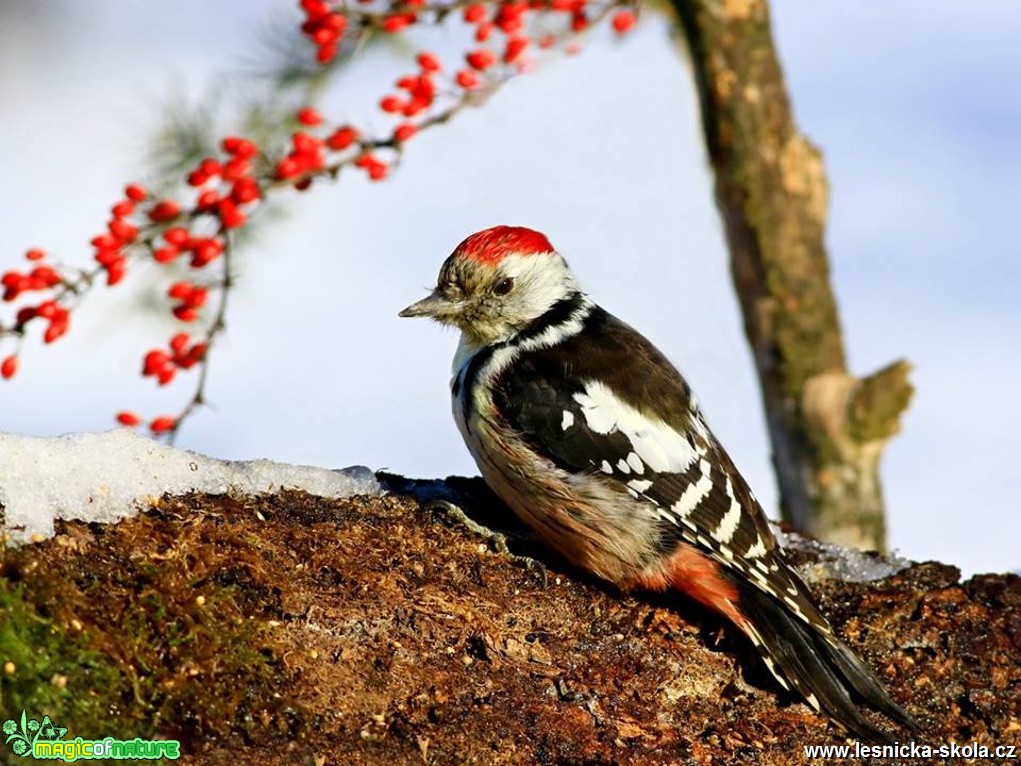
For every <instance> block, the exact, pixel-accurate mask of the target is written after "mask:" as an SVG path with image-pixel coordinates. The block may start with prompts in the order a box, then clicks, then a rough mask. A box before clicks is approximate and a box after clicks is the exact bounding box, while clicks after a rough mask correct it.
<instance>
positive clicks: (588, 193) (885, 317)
mask: <svg viewBox="0 0 1021 766" xmlns="http://www.w3.org/2000/svg"><path fill="white" fill-rule="evenodd" d="M291 6H292V3H290V2H289V1H284V0H257V1H256V0H246V1H245V2H240V1H239V0H232V1H231V2H218V3H209V2H205V1H203V0H181V1H180V2H176V3H174V4H172V5H166V4H162V5H157V4H153V3H137V2H135V1H134V0H91V2H89V3H88V4H84V3H80V2H71V1H70V0H66V1H64V2H57V1H56V0H31V1H30V0H18V1H17V2H13V3H10V2H8V3H7V4H5V7H4V10H3V15H2V16H0V18H2V21H3V24H2V28H0V99H2V102H0V103H3V105H4V106H3V111H4V119H3V121H2V122H0V139H2V141H3V145H4V146H5V147H6V148H7V151H6V152H5V156H4V158H3V160H0V163H2V170H3V175H4V177H5V179H7V183H5V184H4V185H3V187H2V188H0V204H2V205H3V209H4V210H6V211H8V216H7V220H6V221H5V225H4V226H3V227H0V264H7V265H13V264H14V263H16V262H17V259H18V258H19V256H20V253H21V252H22V251H23V250H24V248H25V247H27V246H30V245H38V246H43V247H47V248H49V249H51V250H53V251H54V252H56V253H58V254H59V255H60V257H61V258H63V259H65V260H67V261H71V262H83V261H84V260H85V259H87V258H88V256H89V253H88V249H87V246H86V243H87V241H88V239H89V238H90V237H91V236H92V235H93V234H94V233H95V232H96V231H98V229H99V228H100V227H101V226H102V223H103V221H104V220H105V215H106V211H107V208H108V207H109V205H110V203H111V202H112V201H113V200H114V199H115V198H116V196H117V195H118V193H119V190H120V188H121V187H122V185H123V183H124V182H125V181H127V180H130V179H132V178H134V177H135V176H136V175H137V170H136V168H137V167H138V165H137V160H138V157H139V155H140V154H141V152H142V151H143V150H144V148H145V141H144V137H145V135H146V129H147V128H148V127H149V126H151V125H152V123H153V120H154V119H155V114H156V112H157V110H158V104H159V103H160V96H161V94H165V93H167V92H168V91H170V90H172V89H174V88H184V89H186V90H192V91H197V90H198V89H200V87H201V85H202V83H204V82H206V81H208V79H209V78H210V77H212V76H214V75H215V74H217V73H219V72H222V71H224V70H227V69H230V68H232V67H235V66H236V65H237V63H238V62H239V61H240V60H243V59H246V58H247V59H250V58H251V56H252V52H251V39H252V35H253V34H254V33H256V32H257V31H258V30H260V29H262V28H263V27H264V26H265V24H266V21H267V19H271V18H273V17H274V16H276V17H279V14H286V13H288V12H289V9H290V8H291ZM773 7H774V13H775V21H776V33H777V37H778V40H779V45H780V52H781V56H782V59H783V62H784V65H785V69H786V73H787V76H788V80H789V84H790V86H791V89H792V94H793V99H794V104H795V108H796V112H797V114H798V117H799V121H800V123H801V125H802V126H803V128H804V129H805V131H806V132H807V133H808V134H809V135H810V136H811V137H813V139H814V140H815V141H816V142H817V143H819V144H820V145H821V146H822V148H823V150H824V152H825V155H826V160H827V166H828V170H829V172H830V177H831V182H832V195H831V226H830V229H829V232H828V241H829V243H830V246H831V252H832V258H833V266H834V280H835V285H836V290H837V294H838V299H839V301H840V309H841V315H842V317H843V319H844V322H845V326H846V330H847V340H848V348H849V354H850V359H851V364H852V367H853V369H854V370H855V371H857V372H861V373H866V372H870V371H872V370H874V369H876V368H877V367H879V366H881V365H884V364H886V363H887V362H889V361H892V360H893V359H895V358H898V357H900V356H906V357H907V358H908V359H910V360H911V361H912V362H913V363H914V364H915V365H916V372H915V374H914V380H915V382H916V384H917V386H918V393H917V396H916V399H915V402H914V403H913V405H912V408H911V410H910V411H909V414H908V416H907V418H906V421H905V431H904V433H903V434H902V435H901V436H900V437H898V438H897V439H896V440H895V441H894V442H893V443H892V444H891V447H890V449H889V451H888V453H887V456H886V458H885V459H884V464H883V475H884V480H885V483H886V489H887V497H888V504H889V515H890V528H891V537H892V542H893V545H894V546H896V547H897V548H899V549H900V550H901V552H902V553H904V554H905V555H907V556H909V557H912V558H916V559H927V558H938V559H941V560H945V561H949V562H951V563H957V564H959V565H961V566H962V567H963V568H964V569H965V570H966V571H984V570H1004V569H1010V568H1017V567H1018V566H1019V564H1021V557H1019V556H1018V554H1017V546H1016V540H1017V538H1018V535H1019V533H1021V521H1019V518H1021V516H1019V508H1021V502H1019V501H1021V489H1019V482H1018V480H1017V478H1016V476H1017V475H1018V470H1017V467H1016V461H1015V457H1014V444H1015V441H1016V434H1017V433H1018V430H1019V428H1021V416H1019V413H1021V408H1019V407H1018V406H1017V403H1016V399H1015V397H1016V396H1017V391H1018V389H1019V387H1021V356H1019V353H1018V351H1019V337H1021V316H1019V301H1018V298H1019V296H1021V284H1019V282H1021V279H1019V277H1021V274H1019V271H1021V266H1019V261H1018V260H1017V257H1016V252H1015V250H1016V246H1015V245H1014V244H1013V239H1014V238H1013V236H1012V231H1011V228H1012V227H1011V223H1012V222H1013V220H1014V219H1015V217H1016V209H1017V204H1018V196H1019V192H1021V152H1019V149H1018V139H1017V136H1018V134H1019V132H1021V96H1019V93H1021V89H1019V88H1018V87H1017V86H1016V83H1015V80H1016V76H1017V72H1018V71H1021V48H1019V47H1018V46H1017V45H1016V41H1017V39H1019V33H1021V6H1016V4H1011V3H1003V2H999V1H998V2H991V1H988V0H986V1H981V2H975V3H970V4H969V5H968V7H967V8H966V9H963V8H961V7H960V5H959V4H952V3H949V2H937V3H932V2H929V3H922V2H901V3H898V4H896V5H891V4H888V3H883V4H880V3H874V4H855V5H854V6H853V7H850V6H848V5H847V4H841V3H836V2H829V3H821V2H815V1H813V2H810V1H809V0H776V1H775V2H774V3H773ZM456 38H457V36H456V34H453V33H451V32H449V31H445V30H440V31H439V32H436V33H434V34H433V35H432V36H426V37H424V38H423V43H424V44H427V45H429V47H433V48H438V49H440V52H441V53H443V52H445V53H446V54H447V56H448V58H449V57H450V56H452V55H453V46H454V44H455V42H456ZM402 68H404V65H402V62H401V61H399V60H396V59H395V58H394V57H393V56H392V55H390V54H389V53H387V52H385V51H370V52H369V53H368V54H367V55H366V56H365V57H364V60H363V61H361V62H359V63H358V64H357V65H356V68H354V69H352V70H351V72H350V74H348V75H347V76H345V77H344V78H343V81H342V82H341V83H339V86H338V88H337V89H336V90H335V91H333V92H331V93H329V94H328V96H327V99H326V101H327V103H326V107H325V111H326V112H327V113H329V114H335V115H338V116H340V117H343V118H351V119H355V120H358V121H364V120H366V119H368V120H369V121H370V122H371V123H373V124H376V125H380V126H382V125H385V124H386V122H385V120H384V118H382V117H380V116H379V114H378V113H377V112H376V111H375V110H374V109H373V103H374V101H375V99H376V98H377V97H378V95H380V94H381V93H382V91H383V89H384V88H386V87H387V85H388V84H389V81H390V80H391V79H392V75H393V73H395V72H397V71H398V70H400V69H402ZM711 191H712V187H711V178H710V176H709V174H708V171H707V168H706V164H705V158H704V151H703V148H702V144H701V138H700V135H699V132H698V124H697V116H696V114H695V101H694V97H693V93H692V89H691V83H690V78H689V77H688V73H687V71H686V66H685V65H684V64H683V62H682V60H680V59H679V58H678V56H677V55H676V52H675V50H674V48H673V47H672V46H671V44H670V42H669V41H668V38H667V34H666V28H665V25H664V24H663V23H662V22H661V21H659V20H658V19H656V18H655V17H653V16H652V15H651V14H650V15H649V16H648V17H647V19H646V20H645V22H644V23H643V24H642V25H641V27H640V28H639V29H638V30H637V31H636V32H635V33H634V34H633V35H632V36H631V37H630V38H629V39H627V40H624V41H623V42H621V43H620V44H613V43H612V42H610V41H608V40H605V39H603V37H602V36H600V37H599V39H597V40H593V41H592V43H591V44H590V45H589V46H588V48H587V50H586V51H585V52H584V53H583V54H582V55H581V56H579V57H577V58H575V59H570V60H564V61H559V62H556V63H555V64H553V65H552V66H550V67H549V68H548V69H546V70H545V71H542V72H540V73H538V74H536V75H534V76H531V77H528V78H523V79H521V80H519V81H517V82H515V83H512V84H511V85H510V86H508V87H507V88H506V89H505V91H504V92H502V93H501V94H500V95H499V96H498V97H497V98H495V99H494V100H493V101H492V102H491V103H490V104H488V105H487V106H486V107H485V108H484V109H482V110H478V111H475V112H470V113H466V114H464V115H463V116H462V117H460V118H459V119H458V120H457V121H456V122H455V123H453V124H451V125H449V126H445V127H443V128H441V129H439V130H437V131H435V132H433V133H431V134H427V135H423V136H422V137H420V138H418V139H416V140H415V143H414V144H413V145H412V146H411V147H410V149H409V152H408V155H407V158H406V161H405V163H404V166H403V167H401V168H400V170H399V172H397V173H396V174H395V176H394V177H393V179H392V180H391V181H389V182H387V183H386V184H382V185H371V186H370V185H369V184H367V183H364V182H362V181H361V180H360V179H355V178H354V177H349V178H347V179H346V180H343V181H342V182H341V183H339V184H337V185H336V186H334V187H327V186H324V187H322V188H320V189H318V190H316V191H315V192H314V193H312V194H308V195H305V196H304V197H303V198H301V199H300V200H298V202H297V204H295V205H294V206H293V211H294V215H293V216H292V217H291V218H290V220H289V221H287V222H286V223H284V224H282V225H281V226H279V227H278V228H277V229H275V230H273V231H271V232H267V235H266V237H265V238H264V239H263V240H262V241H261V242H260V243H259V245H258V247H256V248H254V249H252V250H251V251H250V252H249V254H248V256H247V257H246V260H245V263H244V266H243V273H242V283H241V286H240V288H239V291H238V295H237V299H236V300H235V301H234V305H233V309H232V316H231V322H230V331H229V336H228V338H227V342H226V343H225V344H224V346H223V347H222V348H221V349H220V350H219V353H218V355H217V358H216V360H215V362H214V367H213V370H212V383H211V387H210V395H211V398H212V400H213V402H214V403H215V406H216V409H215V411H206V412H204V413H203V414H202V415H201V416H200V417H198V418H197V419H196V420H195V421H194V422H193V423H192V424H190V425H189V426H188V427H187V429H186V430H185V432H184V433H183V434H182V438H181V446H185V447H189V448H193V449H197V450H200V451H204V452H208V453H210V454H213V455H216V456H218V457H228V458H231V457H238V458H241V457H270V458H274V459H278V460H288V461H295V462H307V463H312V464H317V465H327V466H328V465H338V466H339V465H347V464H351V463H363V464H367V465H370V466H372V467H375V468H380V467H388V468H390V469H393V470H397V471H401V472H405V473H408V474H410V475H418V476H443V475H447V474H451V473H460V474H464V473H474V472H475V469H474V466H473V465H472V464H471V461H470V458H469V457H468V455H467V453H466V452H465V450H464V447H463V445H462V444H461V443H460V439H459V437H458V435H457V433H456V430H455V429H454V427H453V424H452V422H451V419H450V415H449V407H448V402H447V393H446V381H447V374H448V367H449V361H450V356H451V354H452V351H453V345H454V341H455V339H454V337H453V335H451V334H449V333H445V332H442V331H440V330H439V329H437V328H434V327H430V326H429V325H427V324H425V323H421V322H417V323H415V322H408V321H402V320H398V319H397V317H396V312H397V310H398V309H399V308H401V307H402V306H404V305H406V304H407V303H409V302H410V301H411V300H413V299H414V298H416V297H418V296H419V295H420V294H421V292H422V289H423V288H424V287H425V286H426V285H427V284H429V283H430V282H431V281H432V280H433V278H434V276H435V272H436V269H437V268H438V266H439V264H440V262H441V260H442V259H443V258H444V257H445V256H446V254H447V253H448V252H449V250H450V249H451V248H452V247H453V246H454V245H455V244H456V243H457V242H458V241H459V240H460V239H461V238H462V237H463V236H465V235H466V234H468V233H470V232H472V231H474V230H477V229H479V228H482V227H485V226H489V225H492V224H495V223H514V224H525V225H530V226H533V227H535V228H539V229H542V230H544V231H545V232H546V233H547V234H548V235H549V236H550V238H551V239H552V241H553V242H554V244H556V245H557V246H558V247H559V248H560V249H561V250H562V251H563V252H564V253H565V254H566V255H567V257H568V258H569V260H570V261H571V263H572V264H573V265H574V267H575V270H576V271H577V272H578V274H579V277H580V278H581V280H582V281H583V283H584V284H585V285H586V286H587V287H588V288H589V290H590V292H591V293H592V294H593V295H594V296H595V297H596V299H597V300H599V301H600V302H602V303H603V304H604V305H605V306H606V307H607V308H608V309H610V310H611V311H614V312H615V313H618V314H619V315H621V316H622V317H623V318H625V319H626V320H627V321H629V322H630V323H632V324H634V325H635V326H636V327H638V328H639V329H641V330H643V331H644V332H645V333H646V334H647V335H649V336H650V337H651V338H652V339H653V340H654V341H655V342H656V343H657V344H658V345H660V347H661V348H662V349H663V350H664V351H665V352H666V353H667V354H668V355H669V356H670V357H671V358H672V359H673V360H674V361H675V362H676V363H677V364H678V366H679V367H681V369H682V370H683V371H684V372H685V373H686V375H687V376H688V377H689V379H690V380H691V382H692V383H693V384H694V386H695V388H696V389H697V391H698V392H699V396H700V398H701V399H702V401H703V403H704V407H705V409H706V412H707V415H708V418H709V420H710V423H711V425H713V427H714V428H715V430H716V431H717V432H718V433H719V435H720V436H721V438H722V439H723V441H724V443H725V444H726V445H727V446H728V447H729V448H730V450H731V452H732V453H733V455H734V458H735V460H736V461H737V463H738V465H739V466H740V467H741V468H742V470H743V471H744V473H745V474H746V475H747V477H748V478H749V480H750V481H751V483H752V485H753V486H754V488H755V490H756V492H757V494H758V495H759V496H760V497H761V498H762V499H763V502H764V504H765V505H766V506H767V508H768V509H772V508H773V506H774V505H775V497H776V493H775V486H774V483H773V478H772V474H771V471H770V467H769V459H768V445H767V443H766V439H765V435H764V429H763V425H762V416H761V413H760V410H759V405H758V391H757V388H756V384H755V381H754V378H753V375H752V370H751V365H750V362H749V359H748V352H747V349H746V346H745V344H744V340H743V336H742V334H741V330H740V321H739V317H738V313H737V308H736V303H735V301H734V297H733V295H732V292H731V289H730V285H729V281H728V276H727V263H726V252H725V249H724V246H723V242H722V235H721V231H720V225H719V221H718V218H717V216H716V212H715V210H714V208H713V205H712V200H711ZM298 265H300V266H301V267H302V272H304V273H314V274H315V275H316V277H315V278H314V279H313V280H301V281H298V280H296V279H294V278H293V277H292V276H291V274H292V272H291V269H292V268H294V267H296V266H298ZM129 292H130V287H128V286H125V287H124V288H119V289H118V290H117V291H112V292H110V293H109V294H108V296H101V297H102V300H92V301H90V307H89V309H87V310H86V311H83V312H81V315H80V316H79V317H77V320H78V322H77V326H76V328H75V331H74V332H73V333H72V335H70V336H69V337H68V338H67V339H66V340H64V341H62V342H61V343H60V344H58V345H57V346H55V347H53V348H47V349H41V348H39V347H38V346H32V347H30V348H29V349H28V352H27V353H26V354H25V358H24V360H23V372H22V373H21V374H20V375H19V377H18V379H17V380H16V381H15V382H13V383H7V384H4V385H2V386H0V429H4V430H11V431H16V432H21V433H28V434H40V435H41V434H56V433H62V432H66V431H71V430H96V429H102V428H106V427H108V426H109V425H110V423H111V420H110V416H111V414H112V413H113V412H115V411H116V410H118V409H120V408H122V407H132V408H136V409H139V410H142V411H144V412H147V413H155V412H159V411H164V410H170V411H172V410H173V409H174V408H175V406H176V405H177V404H178V403H179V402H180V401H181V398H182V397H183V396H184V395H185V390H184V389H183V388H178V387H177V386H171V387H170V388H169V389H167V390H158V391H157V390H155V389H154V387H153V386H152V384H151V383H150V382H149V381H145V382H143V381H142V380H141V379H140V378H139V377H138V376H137V369H138V367H139V365H140V361H139V360H140V358H141V354H142V353H143V352H144V350H146V349H147V348H149V347H150V346H152V345H155V344H156V343H158V342H159V341H160V340H162V339H164V338H165V337H167V336H169V334H170V333H169V331H168V330H167V329H166V328H164V327H161V326H159V325H156V324H150V323H149V322H148V321H147V320H141V321H138V320H135V321H132V322H130V326H129V327H123V326H122V325H121V321H122V316H123V315H122V314H119V313H117V312H116V311H114V310H106V309H103V308H101V305H106V304H110V305H112V304H113V303H116V301H115V300H110V301H108V300H107V298H110V299H115V298H117V296H118V295H123V296H127V294H128V293H129ZM121 305H123V304H121Z"/></svg>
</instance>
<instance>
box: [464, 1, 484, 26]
mask: <svg viewBox="0 0 1021 766" xmlns="http://www.w3.org/2000/svg"><path fill="white" fill-rule="evenodd" d="M485 15H486V7H485V6H484V5H480V4H478V3H476V4H475V5H469V6H468V7H467V8H465V9H464V20H465V21H467V22H468V23H469V24H474V23H476V22H477V21H481V20H482V18H483V17H484V16H485Z"/></svg>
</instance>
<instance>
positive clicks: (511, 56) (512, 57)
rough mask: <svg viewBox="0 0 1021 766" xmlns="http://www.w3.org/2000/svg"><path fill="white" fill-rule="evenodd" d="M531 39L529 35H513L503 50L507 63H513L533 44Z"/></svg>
mask: <svg viewBox="0 0 1021 766" xmlns="http://www.w3.org/2000/svg"><path fill="white" fill-rule="evenodd" d="M531 42H532V41H531V40H529V39H528V38H527V37H512V38H511V39H510V40H508V41H507V48H506V50H504V52H503V61H504V63H505V64H513V63H514V62H515V61H516V60H517V59H518V58H519V57H520V56H521V54H522V53H524V52H525V49H526V48H528V46H529V45H530V44H531Z"/></svg>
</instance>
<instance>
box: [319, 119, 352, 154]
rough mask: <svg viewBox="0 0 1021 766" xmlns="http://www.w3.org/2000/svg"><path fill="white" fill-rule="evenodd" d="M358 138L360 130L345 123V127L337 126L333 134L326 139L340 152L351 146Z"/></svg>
mask: <svg viewBox="0 0 1021 766" xmlns="http://www.w3.org/2000/svg"><path fill="white" fill-rule="evenodd" d="M357 138H358V131H357V130H355V129H354V128H352V127H350V126H347V125H345V126H344V127H341V128H337V129H336V130H335V131H334V132H333V135H331V136H330V137H329V138H328V139H326V143H327V145H328V146H329V147H330V148H331V149H333V150H334V151H335V152H339V151H342V150H344V149H347V148H348V147H349V146H351V144H353V143H354V142H355V140H356V139H357Z"/></svg>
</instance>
